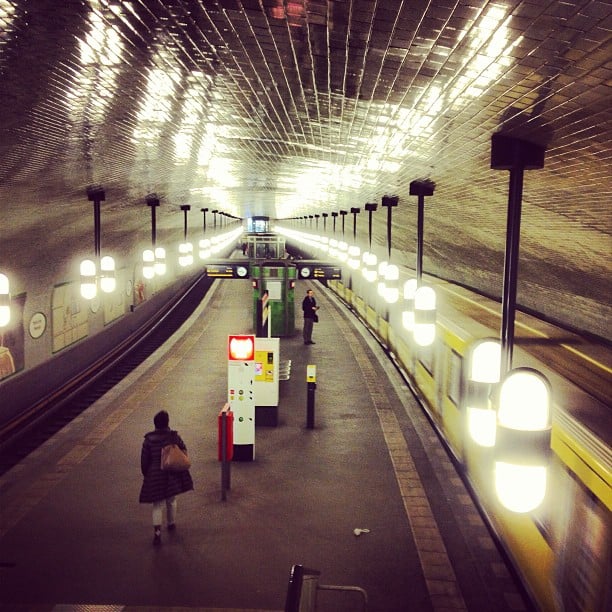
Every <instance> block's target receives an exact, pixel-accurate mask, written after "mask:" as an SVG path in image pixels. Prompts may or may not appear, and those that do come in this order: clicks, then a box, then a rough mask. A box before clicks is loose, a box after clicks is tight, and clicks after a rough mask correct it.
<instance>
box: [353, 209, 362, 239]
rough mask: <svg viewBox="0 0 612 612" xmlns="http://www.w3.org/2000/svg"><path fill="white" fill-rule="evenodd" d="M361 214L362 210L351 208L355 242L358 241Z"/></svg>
mask: <svg viewBox="0 0 612 612" xmlns="http://www.w3.org/2000/svg"><path fill="white" fill-rule="evenodd" d="M360 212H361V208H354V207H353V208H351V214H352V215H353V242H355V241H356V239H357V215H358V214H359V213H360Z"/></svg>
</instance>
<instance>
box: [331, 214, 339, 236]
mask: <svg viewBox="0 0 612 612" xmlns="http://www.w3.org/2000/svg"><path fill="white" fill-rule="evenodd" d="M331 216H332V218H333V220H334V234H335V233H336V219H337V218H338V213H337V212H333V213H332V214H331Z"/></svg>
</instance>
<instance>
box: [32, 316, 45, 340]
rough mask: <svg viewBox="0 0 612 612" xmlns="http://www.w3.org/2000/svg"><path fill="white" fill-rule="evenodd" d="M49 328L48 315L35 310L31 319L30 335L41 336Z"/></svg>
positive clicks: (33, 336)
mask: <svg viewBox="0 0 612 612" xmlns="http://www.w3.org/2000/svg"><path fill="white" fill-rule="evenodd" d="M46 329H47V317H45V315H44V314H43V313H42V312H35V313H34V314H33V315H32V318H31V319H30V326H29V331H30V336H32V338H34V339H36V338H40V337H41V336H42V335H43V334H44V333H45V330H46Z"/></svg>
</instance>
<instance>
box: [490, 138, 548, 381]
mask: <svg viewBox="0 0 612 612" xmlns="http://www.w3.org/2000/svg"><path fill="white" fill-rule="evenodd" d="M544 153H545V149H544V147H541V146H539V145H536V144H533V143H531V142H527V141H525V140H519V139H518V138H513V137H511V136H505V135H504V134H493V136H492V137H491V168H492V169H493V170H509V171H510V177H509V181H510V184H509V190H508V214H507V224H506V251H505V258H504V287H503V299H502V326H501V343H502V360H501V364H500V366H501V375H502V376H503V375H504V374H505V373H506V372H508V371H509V370H510V368H511V367H512V352H513V348H514V318H515V313H516V285H517V279H518V261H519V243H520V236H521V206H522V199H523V172H524V171H525V170H536V169H539V168H543V167H544Z"/></svg>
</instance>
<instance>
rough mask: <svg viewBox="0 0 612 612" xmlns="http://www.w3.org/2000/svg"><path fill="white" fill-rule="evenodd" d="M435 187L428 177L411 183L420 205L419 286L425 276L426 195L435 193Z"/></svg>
mask: <svg viewBox="0 0 612 612" xmlns="http://www.w3.org/2000/svg"><path fill="white" fill-rule="evenodd" d="M435 187H436V185H435V183H434V182H433V181H430V180H427V179H426V180H419V181H412V182H411V183H410V195H415V196H417V198H418V207H419V208H418V214H417V261H416V277H417V287H419V286H420V285H421V280H422V278H423V228H424V220H425V196H431V195H433V192H434V189H435Z"/></svg>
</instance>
